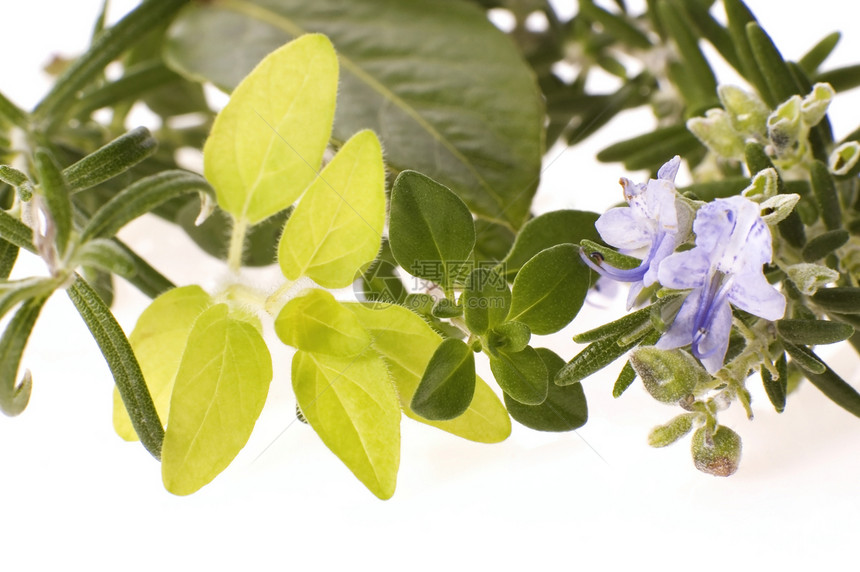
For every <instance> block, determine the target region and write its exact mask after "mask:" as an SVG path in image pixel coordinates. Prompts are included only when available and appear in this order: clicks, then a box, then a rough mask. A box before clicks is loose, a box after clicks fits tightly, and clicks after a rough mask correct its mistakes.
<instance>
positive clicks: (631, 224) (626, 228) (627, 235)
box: [594, 207, 654, 250]
mask: <svg viewBox="0 0 860 572" xmlns="http://www.w3.org/2000/svg"><path fill="white" fill-rule="evenodd" d="M594 227H595V228H596V229H597V232H599V233H600V237H601V238H603V240H605V241H606V243H607V244H611V245H612V246H614V247H616V248H623V249H626V250H634V249H637V248H643V247H646V246H650V244H651V241H652V240H653V236H654V230H653V224H652V223H651V222H650V221H648V220H647V219H643V218H641V217H638V216H636V212H635V211H634V209H631V208H628V207H616V208H612V209H609V210H608V211H606V212H605V213H603V214H602V215H600V218H598V219H597V222H595V223H594Z"/></svg>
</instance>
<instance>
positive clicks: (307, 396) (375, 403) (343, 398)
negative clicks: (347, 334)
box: [292, 351, 400, 499]
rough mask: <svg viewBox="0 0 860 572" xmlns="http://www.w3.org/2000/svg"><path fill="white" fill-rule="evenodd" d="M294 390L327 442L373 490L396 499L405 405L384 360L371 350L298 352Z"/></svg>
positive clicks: (302, 408)
mask: <svg viewBox="0 0 860 572" xmlns="http://www.w3.org/2000/svg"><path fill="white" fill-rule="evenodd" d="M292 378H293V390H294V391H295V393H296V400H297V401H298V404H299V407H300V408H301V411H302V414H303V415H304V417H305V419H307V421H308V423H309V424H310V426H311V427H313V428H314V431H316V432H317V434H318V435H319V436H320V438H321V439H322V441H323V443H325V444H326V446H327V447H328V448H329V449H331V451H332V452H333V453H334V454H335V455H337V456H338V457H339V458H340V460H341V461H343V463H344V464H345V465H346V466H347V467H349V469H350V470H351V471H352V472H353V473H354V474H355V476H356V477H357V478H358V480H360V481H361V482H362V483H364V485H365V486H366V487H367V488H368V489H370V492H372V493H373V494H375V495H376V496H378V497H379V498H381V499H387V498H391V495H393V494H394V487H395V486H396V484H397V469H398V467H399V465H400V405H399V403H398V401H397V394H396V392H395V390H394V385H393V384H392V383H391V380H390V379H389V377H388V371H387V370H386V368H385V362H384V361H383V360H382V358H381V357H380V356H379V355H378V354H376V352H373V351H368V352H366V353H364V354H361V355H359V356H354V357H338V356H330V355H323V354H312V353H308V352H303V351H299V352H297V353H296V355H295V356H294V357H293V368H292Z"/></svg>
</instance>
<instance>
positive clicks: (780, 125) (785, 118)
mask: <svg viewBox="0 0 860 572" xmlns="http://www.w3.org/2000/svg"><path fill="white" fill-rule="evenodd" d="M802 102H803V100H802V99H801V98H800V96H799V95H795V96H793V97H791V98H789V99H788V100H787V101H785V102H784V103H783V104H782V105H780V106H779V107H777V108H776V111H774V112H773V113H771V114H770V116H769V117H768V118H767V136H768V138H769V139H770V142H771V143H772V144H773V147H774V149H775V150H776V152H777V154H778V155H783V154H786V153H789V152H791V151H793V150H794V149H795V147H796V146H797V143H798V141H799V140H800V137H801V132H802V130H803V121H802V117H803V116H802V115H801V113H800V107H801V105H802Z"/></svg>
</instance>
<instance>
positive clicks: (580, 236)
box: [501, 210, 600, 279]
mask: <svg viewBox="0 0 860 572" xmlns="http://www.w3.org/2000/svg"><path fill="white" fill-rule="evenodd" d="M598 216H599V215H598V214H597V213H592V212H587V211H575V210H557V211H550V212H548V213H545V214H542V215H540V216H538V217H535V218H533V219H531V220H530V221H528V222H527V223H526V224H525V225H523V228H522V230H520V232H519V234H517V239H516V242H514V246H513V248H511V251H510V252H509V253H508V255H507V256H506V257H505V259H504V260H503V261H502V264H503V266H502V270H501V272H502V273H503V274H504V276H505V277H507V278H508V279H511V278H513V277H514V276H515V275H516V273H517V272H519V270H520V268H522V267H523V265H524V264H525V263H526V262H528V261H529V260H531V259H532V258H534V257H535V255H537V253H539V252H540V251H542V250H545V249H547V248H551V247H553V246H556V245H558V244H565V243H569V244H579V243H580V242H581V241H582V240H586V239H591V240H595V241H598V240H600V235H598V234H597V230H595V228H594V223H595V221H596V220H597V217H598Z"/></svg>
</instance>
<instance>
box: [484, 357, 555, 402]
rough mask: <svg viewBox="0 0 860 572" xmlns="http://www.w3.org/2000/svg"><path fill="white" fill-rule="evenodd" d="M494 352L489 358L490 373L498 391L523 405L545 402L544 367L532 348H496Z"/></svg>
mask: <svg viewBox="0 0 860 572" xmlns="http://www.w3.org/2000/svg"><path fill="white" fill-rule="evenodd" d="M495 353H496V355H490V370H492V372H493V376H494V377H495V378H496V383H498V384H499V387H501V388H502V391H504V392H505V393H506V394H508V395H509V396H510V397H511V398H512V399H515V400H516V401H519V402H520V403H522V404H524V405H540V404H541V403H543V402H544V401H545V400H546V396H547V393H548V391H549V377H548V373H547V367H546V365H544V363H543V360H542V359H541V357H540V355H539V354H538V353H537V351H535V349H534V348H533V347H531V346H526V348H525V349H523V350H521V351H518V352H506V351H505V350H504V349H498V350H496V352H495Z"/></svg>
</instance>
